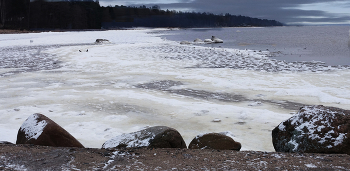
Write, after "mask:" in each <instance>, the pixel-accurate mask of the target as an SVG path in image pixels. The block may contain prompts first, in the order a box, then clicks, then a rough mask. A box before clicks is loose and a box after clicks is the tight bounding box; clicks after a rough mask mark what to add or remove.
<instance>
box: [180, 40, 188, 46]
mask: <svg viewBox="0 0 350 171" xmlns="http://www.w3.org/2000/svg"><path fill="white" fill-rule="evenodd" d="M180 44H182V45H189V44H191V43H190V42H189V41H181V42H180Z"/></svg>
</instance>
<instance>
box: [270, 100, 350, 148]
mask: <svg viewBox="0 0 350 171" xmlns="http://www.w3.org/2000/svg"><path fill="white" fill-rule="evenodd" d="M349 136H350V111H349V110H343V109H339V108H334V107H325V106H322V105H320V106H305V107H302V108H300V110H299V112H298V113H297V114H296V115H294V116H293V117H291V118H289V119H288V120H286V121H284V122H282V123H281V124H279V125H278V126H277V127H276V128H275V129H274V130H273V131H272V142H273V146H274V148H275V150H276V151H277V152H302V153H328V154H332V153H340V154H341V153H343V154H350V139H349Z"/></svg>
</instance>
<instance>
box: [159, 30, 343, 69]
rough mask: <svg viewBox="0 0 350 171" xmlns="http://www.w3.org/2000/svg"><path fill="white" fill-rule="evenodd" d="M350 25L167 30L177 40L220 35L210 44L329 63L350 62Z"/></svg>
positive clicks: (289, 58)
mask: <svg viewBox="0 0 350 171" xmlns="http://www.w3.org/2000/svg"><path fill="white" fill-rule="evenodd" d="M349 30H350V26H349V25H347V26H338V25H337V26H300V27H296V26H295V27H292V26H289V27H245V28H216V29H203V28H193V29H181V30H176V31H167V33H168V34H167V35H165V37H166V38H167V39H169V40H174V41H184V40H186V41H193V40H194V39H196V38H200V39H203V40H204V39H205V38H211V36H217V37H219V38H222V39H224V40H225V43H224V44H210V45H205V46H207V47H219V46H221V47H225V48H235V49H253V50H257V51H259V50H263V51H269V52H270V53H271V56H272V57H274V58H275V59H278V60H286V61H288V62H294V61H313V60H314V61H323V62H325V63H326V64H327V65H350V37H349V34H350V32H349Z"/></svg>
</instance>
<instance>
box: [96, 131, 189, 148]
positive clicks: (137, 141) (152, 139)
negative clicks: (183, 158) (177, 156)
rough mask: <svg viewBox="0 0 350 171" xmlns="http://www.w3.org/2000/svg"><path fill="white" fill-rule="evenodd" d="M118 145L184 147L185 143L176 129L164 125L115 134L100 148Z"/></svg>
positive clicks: (117, 146) (118, 146) (116, 146)
mask: <svg viewBox="0 0 350 171" xmlns="http://www.w3.org/2000/svg"><path fill="white" fill-rule="evenodd" d="M120 147H149V148H186V143H185V141H184V140H183V138H182V136H181V134H180V133H179V132H178V131H177V130H175V129H173V128H169V127H166V126H154V127H150V128H147V129H144V130H141V131H138V132H133V133H129V134H122V135H120V136H116V137H114V138H112V139H110V140H108V141H106V142H105V143H104V144H103V145H102V148H120Z"/></svg>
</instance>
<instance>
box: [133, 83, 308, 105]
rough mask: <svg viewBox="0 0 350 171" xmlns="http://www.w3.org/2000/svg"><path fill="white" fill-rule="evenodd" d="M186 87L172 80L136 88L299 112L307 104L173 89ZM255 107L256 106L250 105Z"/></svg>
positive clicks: (139, 85)
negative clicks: (180, 86) (266, 105)
mask: <svg viewBox="0 0 350 171" xmlns="http://www.w3.org/2000/svg"><path fill="white" fill-rule="evenodd" d="M179 85H184V84H183V83H182V82H180V81H172V80H161V81H153V82H150V83H144V84H138V85H136V86H135V87H137V88H142V89H149V90H160V91H164V92H168V93H172V94H177V95H182V96H187V97H192V98H197V99H204V100H208V101H210V100H218V101H222V102H228V103H237V102H250V101H255V102H259V103H258V104H259V105H256V106H262V105H263V104H270V105H273V106H277V107H280V108H284V109H288V110H299V108H300V107H303V106H305V105H307V104H302V103H297V102H291V101H274V100H264V99H248V98H246V97H244V96H243V95H239V94H231V93H218V92H210V91H205V90H195V89H172V88H171V87H173V86H179ZM249 106H254V105H249Z"/></svg>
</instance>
